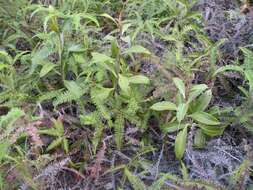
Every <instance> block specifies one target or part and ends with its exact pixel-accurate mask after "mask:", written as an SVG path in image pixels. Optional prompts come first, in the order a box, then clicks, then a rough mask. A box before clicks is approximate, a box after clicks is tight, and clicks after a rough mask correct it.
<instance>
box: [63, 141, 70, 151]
mask: <svg viewBox="0 0 253 190" xmlns="http://www.w3.org/2000/svg"><path fill="white" fill-rule="evenodd" d="M63 149H64V151H65V152H66V153H68V152H69V142H68V140H67V139H66V138H63Z"/></svg>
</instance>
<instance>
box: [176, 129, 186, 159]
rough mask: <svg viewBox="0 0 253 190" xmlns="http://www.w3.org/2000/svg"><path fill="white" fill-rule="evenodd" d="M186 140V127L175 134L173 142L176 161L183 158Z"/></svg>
mask: <svg viewBox="0 0 253 190" xmlns="http://www.w3.org/2000/svg"><path fill="white" fill-rule="evenodd" d="M186 139H187V126H185V128H184V129H183V130H182V131H180V132H179V133H178V134H177V137H176V140H175V154H176V158H177V159H178V160H181V159H182V158H183V156H184V152H185V147H186Z"/></svg>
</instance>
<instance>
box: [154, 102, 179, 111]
mask: <svg viewBox="0 0 253 190" xmlns="http://www.w3.org/2000/svg"><path fill="white" fill-rule="evenodd" d="M150 109H152V110H155V111H165V110H177V106H176V105H175V104H174V103H172V102H169V101H162V102H158V103H155V104H154V105H152V106H151V107H150Z"/></svg>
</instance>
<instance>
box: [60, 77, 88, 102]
mask: <svg viewBox="0 0 253 190" xmlns="http://www.w3.org/2000/svg"><path fill="white" fill-rule="evenodd" d="M64 86H65V87H66V88H67V89H68V91H69V92H70V93H71V94H73V95H74V96H75V97H76V98H80V97H81V96H82V95H83V94H84V90H83V89H82V88H81V87H80V85H79V84H77V82H76V81H72V80H64Z"/></svg>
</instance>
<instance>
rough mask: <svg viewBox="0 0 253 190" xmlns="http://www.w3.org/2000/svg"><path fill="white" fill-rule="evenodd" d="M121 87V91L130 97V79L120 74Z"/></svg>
mask: <svg viewBox="0 0 253 190" xmlns="http://www.w3.org/2000/svg"><path fill="white" fill-rule="evenodd" d="M119 87H120V88H121V90H122V91H123V92H124V93H126V94H127V95H129V93H130V90H131V89H130V83H129V79H128V78H127V77H125V76H123V75H121V74H119Z"/></svg>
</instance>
